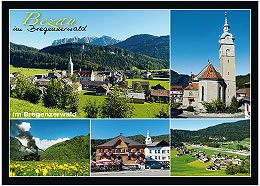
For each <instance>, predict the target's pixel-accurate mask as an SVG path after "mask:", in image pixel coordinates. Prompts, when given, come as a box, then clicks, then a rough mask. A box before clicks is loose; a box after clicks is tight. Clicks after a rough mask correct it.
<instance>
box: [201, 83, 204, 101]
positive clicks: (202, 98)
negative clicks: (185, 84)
mask: <svg viewBox="0 0 260 186" xmlns="http://www.w3.org/2000/svg"><path fill="white" fill-rule="evenodd" d="M201 101H204V86H202V87H201Z"/></svg>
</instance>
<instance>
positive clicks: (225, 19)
mask: <svg viewBox="0 0 260 186" xmlns="http://www.w3.org/2000/svg"><path fill="white" fill-rule="evenodd" d="M225 24H228V23H227V12H225Z"/></svg>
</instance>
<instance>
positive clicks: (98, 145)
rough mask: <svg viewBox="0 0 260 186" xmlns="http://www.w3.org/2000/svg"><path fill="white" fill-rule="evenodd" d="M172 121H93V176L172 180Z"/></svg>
mask: <svg viewBox="0 0 260 186" xmlns="http://www.w3.org/2000/svg"><path fill="white" fill-rule="evenodd" d="M169 130H170V123H169V120H165V119H162V120H127V119H124V120H91V176H133V177H135V176H153V177H157V176H158V177H159V176H169V175H170V145H169Z"/></svg>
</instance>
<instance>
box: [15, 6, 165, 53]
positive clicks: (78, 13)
mask: <svg viewBox="0 0 260 186" xmlns="http://www.w3.org/2000/svg"><path fill="white" fill-rule="evenodd" d="M26 12H38V13H40V14H41V15H40V17H39V18H38V19H39V22H40V21H41V20H42V19H44V18H47V19H48V20H49V19H50V18H52V19H61V18H67V19H76V22H78V21H79V23H78V24H77V25H75V26H78V25H82V26H85V25H88V27H87V31H86V32H49V33H48V32H47V34H46V35H43V33H42V32H29V31H27V30H26V29H28V28H29V26H27V25H23V22H24V21H25V20H26V18H27V17H28V15H29V14H27V13H26ZM34 15H36V14H33V15H32V17H34ZM31 21H32V20H31ZM28 23H30V22H28ZM31 23H33V22H31ZM10 24H11V25H10V41H11V42H14V43H17V44H24V45H27V46H31V47H35V48H39V49H40V48H43V47H46V46H49V45H51V44H52V42H53V40H55V39H61V38H70V37H75V36H78V37H84V36H88V35H91V36H97V37H101V36H103V35H107V36H110V37H113V38H115V39H119V40H125V39H127V38H128V37H130V36H133V35H136V34H152V35H157V36H161V35H169V29H170V28H169V27H170V26H169V11H168V10H11V13H10ZM14 26H16V27H17V28H18V27H19V28H22V29H23V31H22V32H14V31H13V28H14ZM35 27H45V26H41V25H40V24H39V23H37V24H36V25H35Z"/></svg>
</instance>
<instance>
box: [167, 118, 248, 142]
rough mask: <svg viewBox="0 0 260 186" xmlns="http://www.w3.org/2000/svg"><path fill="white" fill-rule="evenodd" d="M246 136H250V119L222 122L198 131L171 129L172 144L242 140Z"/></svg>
mask: <svg viewBox="0 0 260 186" xmlns="http://www.w3.org/2000/svg"><path fill="white" fill-rule="evenodd" d="M191 122H192V121H191ZM245 138H250V120H239V121H236V122H229V123H222V124H218V125H215V126H211V127H207V128H204V129H200V130H197V131H190V130H179V129H178V130H177V129H174V130H173V129H171V143H172V144H173V143H178V142H190V143H203V142H219V141H220V142H221V141H240V140H243V139H245Z"/></svg>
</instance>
